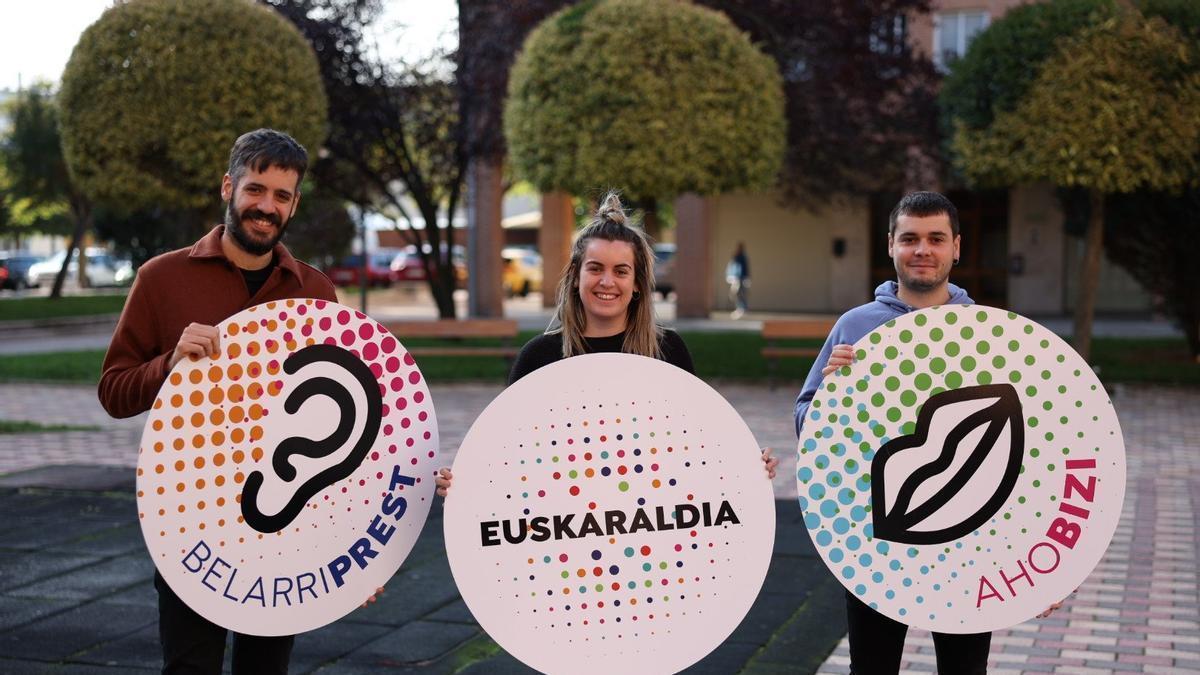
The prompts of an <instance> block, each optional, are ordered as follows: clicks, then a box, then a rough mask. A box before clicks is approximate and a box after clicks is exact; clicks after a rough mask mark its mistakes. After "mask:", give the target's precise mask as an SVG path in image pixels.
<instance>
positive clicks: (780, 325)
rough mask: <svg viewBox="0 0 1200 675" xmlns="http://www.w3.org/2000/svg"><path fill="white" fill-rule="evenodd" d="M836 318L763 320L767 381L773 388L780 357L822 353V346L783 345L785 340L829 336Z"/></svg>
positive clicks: (812, 356) (789, 357)
mask: <svg viewBox="0 0 1200 675" xmlns="http://www.w3.org/2000/svg"><path fill="white" fill-rule="evenodd" d="M834 321H835V320H834V319H787V320H775V321H763V326H762V336H763V339H764V340H766V341H767V344H766V346H764V347H763V348H762V356H763V358H764V359H766V360H767V382H768V383H769V384H770V387H771V389H774V388H775V373H776V371H777V370H778V368H779V359H791V358H816V357H817V355H818V354H820V353H821V347H820V346H819V345H818V346H815V347H802V346H794V345H793V346H788V345H781V344H780V342H781V341H784V340H789V341H790V340H821V341H822V342H824V340H825V338H827V337H829V332H830V331H832V330H833V324H834Z"/></svg>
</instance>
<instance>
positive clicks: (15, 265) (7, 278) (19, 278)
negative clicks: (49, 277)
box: [0, 251, 42, 291]
mask: <svg viewBox="0 0 1200 675" xmlns="http://www.w3.org/2000/svg"><path fill="white" fill-rule="evenodd" d="M41 261H42V259H41V258H40V257H38V256H36V255H30V254H28V253H21V252H15V253H6V252H3V251H0V289H3V288H11V289H13V290H16V291H19V290H21V289H22V288H28V287H29V278H28V277H29V268H30V267H32V266H33V265H34V264H35V263H39V262H41Z"/></svg>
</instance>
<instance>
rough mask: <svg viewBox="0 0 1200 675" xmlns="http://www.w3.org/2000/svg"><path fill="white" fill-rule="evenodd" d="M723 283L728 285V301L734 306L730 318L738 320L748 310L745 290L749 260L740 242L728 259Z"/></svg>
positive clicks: (744, 247) (748, 275)
mask: <svg viewBox="0 0 1200 675" xmlns="http://www.w3.org/2000/svg"><path fill="white" fill-rule="evenodd" d="M725 281H727V282H728V283H729V299H730V300H732V301H733V304H734V309H733V313H732V314H730V316H732V317H733V318H735V319H740V318H742V315H743V314H745V313H746V310H747V309H749V305H748V304H747V303H746V289H748V288H750V260H749V258H747V257H746V245H745V244H744V243H742V242H740V241H739V242H738V245H737V250H735V251H734V252H733V257H732V258H730V259H729V264H728V265H726V266H725Z"/></svg>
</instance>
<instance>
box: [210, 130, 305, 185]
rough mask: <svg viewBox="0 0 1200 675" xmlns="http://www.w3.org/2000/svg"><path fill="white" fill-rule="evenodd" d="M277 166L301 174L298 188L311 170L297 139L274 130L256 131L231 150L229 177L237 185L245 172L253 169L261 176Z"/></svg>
mask: <svg viewBox="0 0 1200 675" xmlns="http://www.w3.org/2000/svg"><path fill="white" fill-rule="evenodd" d="M273 166H276V167H279V168H280V169H283V170H285V171H287V170H291V171H295V172H296V173H297V174H299V177H298V178H297V179H296V185H297V186H299V185H300V181H302V180H304V172H305V171H307V170H308V151H307V150H305V149H304V146H303V145H300V144H299V143H297V142H296V139H294V138H292V137H291V136H288V135H287V134H285V133H283V132H282V131H275V130H274V129H255V130H254V131H251V132H248V133H244V134H242V135H241V136H239V137H238V139H237V141H235V142H234V144H233V150H230V151H229V177H230V178H232V179H233V182H234V183H235V184H236V183H237V182H238V180H240V179H241V177H242V176H243V175H245V173H246V169H247V168H250V169H254V170H255V171H257V172H258V173H262V172H263V171H266V170H267V169H270V168H271V167H273Z"/></svg>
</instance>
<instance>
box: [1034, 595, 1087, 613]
mask: <svg viewBox="0 0 1200 675" xmlns="http://www.w3.org/2000/svg"><path fill="white" fill-rule="evenodd" d="M1078 590H1079V589H1078V588H1076V589H1075V590H1074V591H1071V594H1072V595H1074V594H1075V593H1076V592H1077V591H1078ZM1066 601H1067V599H1066V598H1063V599H1062V600H1059V601H1058V602H1056V603H1054V604H1053V605H1050V606H1049V607H1047V608H1046V611H1044V612H1042V613H1041V614H1038V615H1037V618H1039V619H1044V618H1046V617H1048V616H1050V615H1051V614H1053V613H1054V610H1056V609H1060V608H1061V607H1062V606H1063V603H1064V602H1066Z"/></svg>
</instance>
